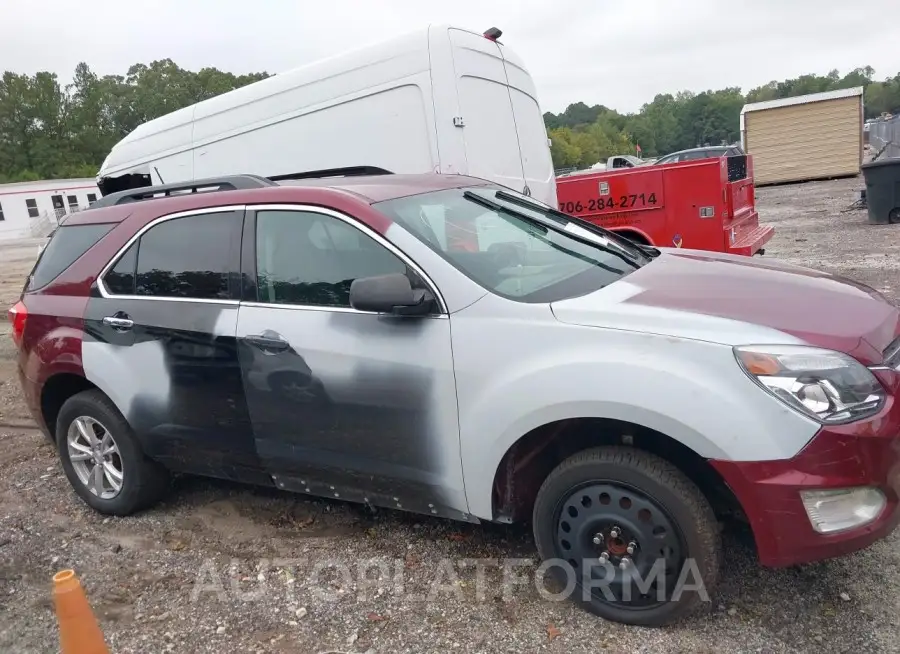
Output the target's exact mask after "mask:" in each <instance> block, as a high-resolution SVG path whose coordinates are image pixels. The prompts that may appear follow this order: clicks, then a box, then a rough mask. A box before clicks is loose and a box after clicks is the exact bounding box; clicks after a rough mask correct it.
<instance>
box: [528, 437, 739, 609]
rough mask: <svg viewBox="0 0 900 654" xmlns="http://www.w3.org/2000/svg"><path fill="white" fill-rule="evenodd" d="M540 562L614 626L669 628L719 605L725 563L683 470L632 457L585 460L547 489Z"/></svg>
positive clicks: (558, 472)
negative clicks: (713, 601) (713, 602)
mask: <svg viewBox="0 0 900 654" xmlns="http://www.w3.org/2000/svg"><path fill="white" fill-rule="evenodd" d="M533 517H534V535H535V542H536V544H537V547H538V552H539V554H540V555H541V557H542V558H543V559H544V561H545V562H550V561H553V562H554V565H553V566H552V567H551V571H552V572H553V573H554V574H555V575H556V576H557V577H558V578H559V581H560V582H561V583H563V584H564V586H565V587H566V588H567V589H570V594H569V597H570V599H573V600H575V601H576V602H578V603H581V604H583V605H584V606H585V607H586V608H588V609H589V610H591V611H592V612H594V613H596V614H598V615H600V616H601V617H604V618H606V619H609V620H613V621H616V622H624V623H628V624H640V625H646V626H660V625H663V624H667V623H669V622H671V621H673V620H675V619H676V618H678V617H680V616H682V615H685V614H686V613H688V612H690V611H692V610H693V609H695V608H696V607H697V606H698V605H699V604H700V603H701V602H702V601H703V600H704V599H709V598H710V597H711V596H712V593H713V592H714V588H715V585H716V583H717V581H718V575H719V567H720V560H721V545H720V541H719V530H718V524H717V521H716V519H715V516H714V515H713V512H712V509H711V508H710V506H709V503H708V502H707V500H706V498H705V497H704V496H703V494H702V493H701V492H700V490H699V489H698V488H697V487H696V486H695V485H694V484H693V483H691V482H690V480H688V479H687V477H685V476H684V474H683V473H681V471H679V470H678V469H677V468H676V467H675V466H673V465H672V464H670V463H669V462H667V461H665V460H663V459H660V458H659V457H656V456H654V455H652V454H649V453H647V452H643V451H640V450H636V449H633V448H626V447H601V448H596V449H591V450H586V451H584V452H580V453H578V454H576V455H574V456H572V457H570V458H569V459H567V460H566V461H564V462H563V463H561V464H560V465H559V466H558V467H557V468H556V469H555V470H554V471H553V472H552V473H551V474H550V475H549V476H548V478H547V479H546V480H545V482H544V484H543V485H542V487H541V489H540V491H539V493H538V497H537V500H536V502H535V507H534V516H533Z"/></svg>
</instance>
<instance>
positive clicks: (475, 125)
mask: <svg viewBox="0 0 900 654" xmlns="http://www.w3.org/2000/svg"><path fill="white" fill-rule="evenodd" d="M500 35H501V32H500V30H498V29H496V28H491V29H490V30H488V31H487V32H485V33H484V34H479V33H475V32H471V31H468V30H464V29H460V28H457V27H453V26H446V25H440V26H437V25H430V26H428V27H427V28H423V29H420V30H417V31H415V32H412V33H409V34H406V35H403V36H399V37H395V38H392V39H390V40H388V41H385V42H383V43H380V44H377V45H372V46H367V47H364V48H360V49H357V50H353V51H350V52H347V53H344V54H340V55H337V56H334V57H330V58H327V59H323V60H320V61H317V62H313V63H310V64H308V65H305V66H302V67H299V68H296V69H293V70H290V71H287V72H284V73H280V74H277V75H274V76H272V77H269V78H267V79H264V80H261V81H259V82H255V83H253V84H249V85H247V86H244V87H242V88H238V89H235V90H233V91H230V92H228V93H224V94H222V95H219V96H216V97H213V98H210V99H208V100H204V101H202V102H199V103H197V104H194V105H191V106H188V107H185V108H183V109H180V110H177V111H174V112H172V113H170V114H167V115H164V116H161V117H159V118H156V119H155V120H151V121H148V122H146V123H144V124H142V125H140V126H139V127H137V128H136V129H135V130H134V131H133V132H131V133H130V134H128V135H127V136H126V137H125V138H123V139H122V140H121V141H120V142H119V143H117V144H116V145H115V146H114V147H113V149H112V151H111V152H110V153H109V155H108V156H107V157H106V160H105V161H104V162H103V165H102V167H101V169H100V171H99V173H98V175H97V183H98V186H99V188H100V191H101V193H103V194H104V195H107V194H109V193H112V192H115V191H120V190H123V189H128V188H136V187H142V186H151V185H158V184H163V183H171V182H179V181H190V180H196V179H204V178H209V177H216V176H221V175H232V174H239V173H252V174H257V175H262V176H265V177H270V178H275V179H277V178H279V177H281V178H287V177H296V176H298V175H303V176H305V175H308V176H323V175H326V174H328V173H329V171H344V173H346V171H347V170H349V169H356V170H359V171H366V170H376V171H386V172H390V173H422V172H436V173H442V174H449V175H452V174H464V175H471V176H474V177H480V178H484V179H487V180H491V181H494V182H497V183H500V184H503V185H505V186H508V187H510V188H512V189H514V190H516V191H519V192H523V193H525V194H527V195H531V196H533V197H534V198H535V199H537V200H540V201H543V202H545V203H547V204H549V205H550V206H553V207H555V206H556V204H557V201H556V180H555V175H554V172H553V162H552V159H551V156H550V143H549V140H548V138H547V132H546V129H545V127H544V120H543V112H542V111H541V109H540V104H539V102H538V99H537V92H536V90H535V85H534V82H533V81H532V78H531V75H530V74H529V73H528V71H527V69H526V68H525V66H524V64H523V62H522V60H521V59H520V58H519V57H518V56H517V55H516V54H515V53H513V52H512V51H510V50H509V49H508V48H506V47H505V46H503V45H502V44H500V43H499V41H498V40H497V39H498V38H499V36H500Z"/></svg>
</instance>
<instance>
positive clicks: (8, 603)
mask: <svg viewBox="0 0 900 654" xmlns="http://www.w3.org/2000/svg"><path fill="white" fill-rule="evenodd" d="M861 184H862V182H861V180H860V179H851V180H837V181H830V182H818V183H808V184H803V185H793V186H783V187H773V188H763V189H759V190H758V204H759V208H760V213H761V216H762V219H763V221H765V222H769V223H771V224H773V225H775V227H776V230H777V231H776V236H775V237H774V239H773V241H772V242H771V243H770V245H769V247H768V248H767V254H766V255H765V256H766V257H778V258H781V259H785V260H788V261H791V262H794V263H799V264H802V265H809V266H813V267H816V268H820V269H824V270H827V271H831V272H835V273H840V274H843V275H847V276H850V277H853V278H855V279H857V280H860V281H862V282H865V283H867V284H870V285H872V286H874V287H875V288H877V289H879V290H881V291H882V292H883V293H884V294H885V295H886V296H887V297H889V298H891V299H892V301H894V302H898V300H900V226H888V227H876V226H872V225H869V224H867V222H866V217H865V212H863V211H848V212H843V210H844V209H845V208H847V207H849V206H850V205H851V204H852V203H853V202H854V200H855V199H856V198H857V197H858V189H859V188H860V187H861ZM34 253H35V248H34V244H33V243H28V244H25V245H22V246H9V245H7V246H0V306H4V307H5V306H7V305H9V304H11V303H12V302H13V301H14V300H15V298H16V296H17V295H18V292H19V290H20V289H21V286H22V280H23V278H24V276H25V274H26V273H27V271H28V268H29V267H30V265H31V261H32V258H33V256H34ZM8 328H9V326H8V324H7V323H5V322H3V321H0V439H2V441H0V442H2V446H0V651H2V652H54V651H57V649H58V640H57V638H58V637H57V631H56V620H55V616H54V614H53V611H52V605H51V601H50V578H51V576H52V575H53V574H54V573H55V572H57V571H58V570H60V569H63V568H66V567H73V568H74V569H75V570H76V571H77V572H78V574H79V575H80V576H81V579H82V581H83V583H84V585H85V587H86V589H87V592H88V595H89V598H90V601H91V603H92V605H93V607H94V610H95V612H96V613H97V615H98V617H99V619H100V621H101V625H102V628H103V630H104V632H105V634H106V637H107V640H108V642H109V644H110V646H111V650H112V651H113V652H117V653H124V652H140V653H145V652H191V653H192V654H200V653H202V652H298V653H299V652H303V653H307V652H309V653H319V652H360V653H362V652H367V651H369V652H379V653H381V652H447V651H461V652H462V651H466V652H536V651H548V652H564V651H565V652H598V651H601V652H602V651H610V652H612V651H615V652H647V651H653V652H685V653H687V652H692V653H705V652H720V651H731V652H805V651H809V652H815V651H819V650H822V649H825V648H827V649H828V650H829V651H832V652H849V651H869V652H889V651H900V617H898V616H900V577H898V574H900V549H898V544H900V533H895V534H894V536H893V537H891V538H889V539H888V540H886V541H883V542H881V543H878V544H876V545H874V546H872V547H871V548H869V549H868V550H866V551H863V552H860V553H858V554H855V555H852V556H849V557H846V558H843V559H838V560H834V561H830V562H825V563H820V564H815V565H809V566H803V567H798V568H794V569H790V570H765V569H762V568H760V567H759V566H758V565H757V564H756V562H755V560H754V552H753V549H752V544H751V542H750V541H749V539H748V536H747V534H746V533H726V535H725V544H726V548H727V554H726V565H725V569H724V579H723V581H722V585H721V588H720V590H719V593H718V594H717V595H716V596H715V597H714V598H713V600H712V601H711V602H710V603H708V604H706V605H705V606H704V609H703V610H702V611H701V612H700V613H699V614H698V615H696V616H695V617H693V618H691V619H689V620H688V621H685V622H683V623H681V624H678V625H676V626H673V627H669V628H665V629H641V628H630V627H624V626H621V625H617V624H612V623H608V622H604V621H602V620H600V619H598V618H595V617H593V616H591V615H589V614H587V613H586V612H585V611H583V610H581V609H579V608H576V607H575V606H573V605H571V604H569V603H568V602H554V601H548V600H547V599H545V598H544V597H543V596H542V594H541V593H540V592H539V590H538V584H536V583H534V577H535V569H536V562H535V551H534V547H533V544H532V542H531V538H530V534H529V532H528V530H527V528H519V527H499V526H481V527H474V526H469V525H460V524H454V523H449V522H442V521H438V520H430V519H427V518H421V517H418V516H412V515H404V514H400V513H393V512H387V511H382V512H379V513H378V514H374V515H373V514H369V513H366V512H364V511H362V510H361V509H358V508H356V507H354V506H348V505H344V504H340V503H337V502H329V501H324V500H322V501H310V500H307V499H304V498H300V497H297V496H292V495H289V494H284V493H277V492H275V491H269V490H261V489H254V488H248V487H244V486H238V485H233V484H227V483H221V482H215V481H207V480H202V479H194V478H185V479H182V480H180V481H179V482H178V483H177V485H176V487H175V489H174V492H173V493H172V495H171V497H170V498H169V499H168V500H167V501H166V502H165V503H163V504H162V505H160V506H158V507H156V508H154V509H153V510H150V511H147V512H145V513H143V514H141V515H139V516H135V517H130V518H125V519H118V518H113V519H109V518H104V517H103V516H100V515H98V514H95V513H93V512H91V511H90V510H89V509H87V508H86V507H85V505H83V504H82V503H81V502H80V501H79V500H77V499H76V497H75V495H74V494H73V493H72V491H71V490H70V488H69V485H68V482H67V481H66V479H65V477H64V476H63V474H62V472H61V469H60V466H59V464H58V461H57V458H56V456H55V454H54V452H53V450H52V448H51V447H50V445H49V444H47V443H46V442H45V440H44V438H43V437H42V436H41V435H40V434H39V433H38V432H37V431H36V430H35V429H34V427H33V425H32V423H31V421H30V418H29V417H28V414H27V411H26V409H25V406H24V403H23V402H22V399H21V395H20V393H19V388H18V383H17V381H16V380H15V375H14V364H13V361H12V346H11V341H10V339H9V338H8V336H7V333H8V331H9V329H8ZM504 557H513V558H515V559H518V560H519V561H518V563H516V562H513V563H509V564H508V565H510V566H512V567H513V570H514V572H515V574H516V576H518V577H519V578H522V579H524V580H525V581H524V583H522V584H521V585H518V586H514V587H513V586H511V585H509V584H507V585H504V583H503V581H504V579H506V580H509V579H510V578H511V576H512V574H504V573H503V568H502V565H503V564H502V559H503V558H504ZM476 559H479V560H482V562H483V563H484V564H485V571H484V572H483V573H482V572H478V571H477V569H476V567H475V566H472V565H470V566H465V567H464V566H462V565H461V563H462V562H464V561H470V562H471V561H473V560H476ZM317 565H318V566H319V567H318V568H317V567H316V566H317ZM519 565H521V567H517V566H519ZM379 575H381V576H379ZM379 578H380V579H381V582H380V583H379V582H378V580H379Z"/></svg>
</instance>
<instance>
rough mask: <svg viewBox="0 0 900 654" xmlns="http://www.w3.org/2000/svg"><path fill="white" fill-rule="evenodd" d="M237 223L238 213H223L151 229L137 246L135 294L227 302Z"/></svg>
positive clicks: (239, 226) (183, 220)
mask: <svg viewBox="0 0 900 654" xmlns="http://www.w3.org/2000/svg"><path fill="white" fill-rule="evenodd" d="M241 222H242V216H241V214H240V213H238V212H235V211H225V212H221V213H205V214H198V215H195V216H185V217H182V218H174V219H172V220H166V221H164V222H162V223H159V224H158V225H156V226H154V227H151V228H150V229H149V230H147V232H146V233H145V234H144V235H143V236H141V238H140V244H139V246H138V252H137V267H136V272H135V294H136V295H144V296H150V297H159V298H191V299H198V300H228V299H231V290H230V280H231V272H232V271H233V270H235V271H236V269H237V266H234V265H233V263H234V261H235V256H236V254H237V249H236V248H237V246H238V245H239V238H240V230H241ZM127 254H128V253H126V256H127ZM117 265H118V264H117ZM123 282H124V283H127V282H126V281H125V280H123Z"/></svg>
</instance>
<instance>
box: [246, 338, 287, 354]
mask: <svg viewBox="0 0 900 654" xmlns="http://www.w3.org/2000/svg"><path fill="white" fill-rule="evenodd" d="M247 342H248V343H251V344H253V345H255V346H256V347H258V348H259V349H261V350H269V351H271V352H280V351H282V350H286V349H288V347H290V343H288V342H287V341H286V340H284V339H283V338H271V337H269V336H263V335H261V334H255V335H253V336H247Z"/></svg>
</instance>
